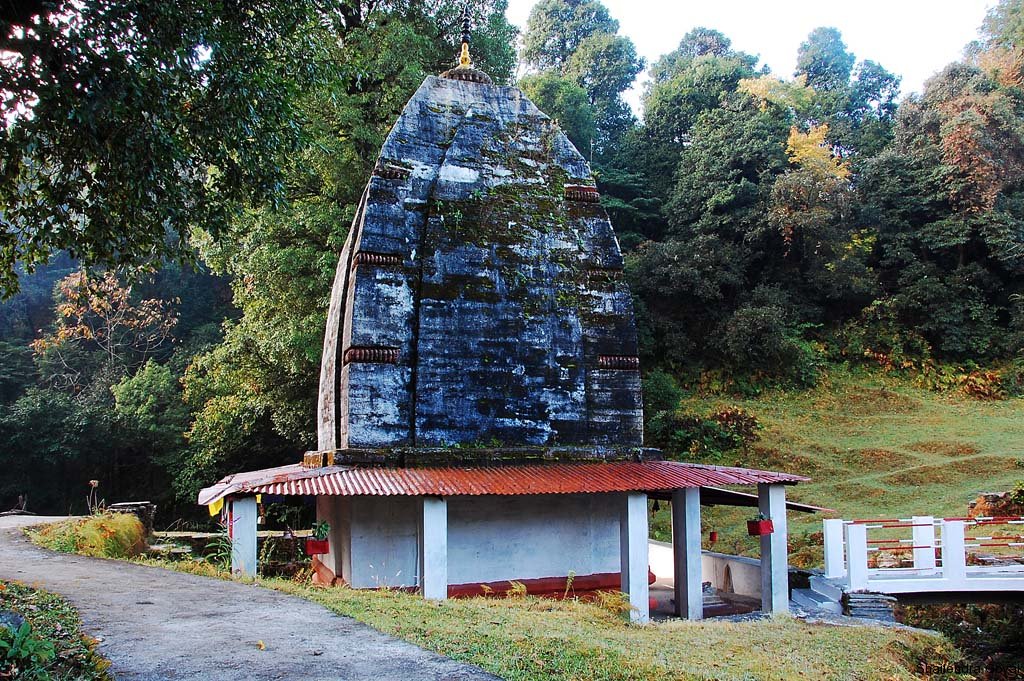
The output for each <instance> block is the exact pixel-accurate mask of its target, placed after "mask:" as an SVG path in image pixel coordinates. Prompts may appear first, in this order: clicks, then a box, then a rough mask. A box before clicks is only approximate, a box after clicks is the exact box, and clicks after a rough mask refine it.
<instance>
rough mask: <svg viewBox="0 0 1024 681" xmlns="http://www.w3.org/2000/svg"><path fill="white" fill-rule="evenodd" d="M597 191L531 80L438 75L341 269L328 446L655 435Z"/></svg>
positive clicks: (330, 364)
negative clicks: (529, 89)
mask: <svg viewBox="0 0 1024 681" xmlns="http://www.w3.org/2000/svg"><path fill="white" fill-rule="evenodd" d="M593 185H594V182H593V179H592V177H591V174H590V169H589V166H588V165H587V163H586V162H585V160H584V159H583V158H582V156H580V154H579V152H577V151H576V149H575V148H574V147H573V146H572V144H571V143H570V142H569V141H568V139H567V138H566V137H565V135H564V134H563V133H562V132H561V131H560V130H559V129H558V127H557V125H556V124H554V123H553V122H552V121H551V120H550V119H549V118H548V117H547V116H545V115H544V114H542V113H541V112H540V111H539V110H537V108H536V107H535V106H534V105H533V104H532V103H531V102H530V101H529V100H527V99H526V98H525V97H524V96H523V94H522V93H521V92H520V91H519V90H518V89H515V88H504V87H496V86H492V85H484V84H478V83H470V82H465V81H456V80H448V79H443V78H428V79H427V80H426V81H425V82H424V83H423V85H422V86H421V87H420V89H419V90H418V91H417V93H416V95H415V96H414V97H413V98H412V99H411V100H410V102H409V103H408V105H407V106H406V109H405V111H404V112H403V114H402V116H401V117H400V118H399V120H398V122H397V123H396V124H395V127H394V128H393V130H392V131H391V133H390V134H389V136H388V138H387V141H386V142H385V144H384V147H383V149H382V151H381V156H380V159H379V161H378V163H377V168H376V169H375V171H374V176H373V177H372V178H371V180H370V183H369V185H368V187H367V190H366V194H365V197H364V200H363V204H362V206H361V208H360V210H359V213H358V215H357V217H356V220H355V222H354V224H353V228H352V231H351V233H350V235H349V239H348V243H347V244H346V246H345V249H344V251H343V253H342V256H341V260H340V262H339V265H338V275H337V278H336V281H335V286H334V290H333V292H332V300H331V308H330V312H329V320H328V325H327V337H326V340H325V346H324V359H323V365H322V373H321V395H320V410H319V419H320V424H319V436H320V438H319V439H320V448H321V449H345V448H349V447H363V448H373V447H385V446H392V445H407V446H417V447H428V446H441V447H444V446H449V445H465V444H475V445H490V446H501V445H504V446H514V445H588V444H589V445H618V446H634V445H639V444H640V442H641V438H642V432H641V405H640V378H639V371H638V363H637V359H636V354H637V348H636V333H635V329H634V322H633V311H632V307H631V302H630V297H629V292H628V290H627V288H626V286H625V284H624V283H623V281H622V256H621V254H620V253H619V249H618V244H617V242H616V240H615V236H614V234H613V232H612V229H611V225H610V224H609V222H608V218H607V216H606V214H605V212H604V210H603V209H602V208H601V206H600V204H599V203H598V202H597V199H598V197H597V193H596V189H595V188H594V186H593Z"/></svg>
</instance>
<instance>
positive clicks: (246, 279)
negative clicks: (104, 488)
mask: <svg viewBox="0 0 1024 681" xmlns="http://www.w3.org/2000/svg"><path fill="white" fill-rule="evenodd" d="M459 9H460V8H458V7H453V6H451V5H450V4H447V3H441V2H438V3H427V4H423V3H410V4H409V5H398V4H378V5H374V4H372V3H370V4H367V5H365V6H364V7H363V8H362V12H363V13H362V14H361V16H360V18H359V21H358V22H353V23H352V24H350V25H349V27H348V28H346V27H338V26H329V27H324V28H323V29H321V30H320V31H319V32H317V33H315V34H313V35H311V36H310V39H311V40H314V41H316V42H317V43H318V44H320V45H322V46H323V50H324V55H323V57H322V58H323V59H325V60H329V61H331V62H334V63H338V64H342V65H343V67H342V68H341V69H340V70H339V72H338V73H337V77H335V78H334V79H332V80H331V81H329V82H325V83H323V84H322V85H321V86H319V87H317V88H313V89H311V90H309V91H308V92H306V93H304V94H303V96H302V97H300V98H298V99H297V100H296V102H295V106H296V107H297V108H298V109H299V110H300V111H301V112H302V113H303V116H302V118H303V120H304V124H303V138H304V140H306V141H305V143H304V144H302V145H300V146H299V147H298V148H297V149H296V150H295V152H294V153H293V154H292V155H291V157H290V158H289V159H288V161H287V163H286V164H285V166H284V198H285V201H284V202H283V204H282V205H281V206H279V207H274V206H261V207H255V208H252V209H249V210H246V211H245V212H243V213H242V214H241V215H239V216H238V218H237V219H236V220H234V221H233V222H232V224H231V226H230V227H229V228H228V230H227V231H226V232H225V233H224V234H222V235H220V237H219V238H214V237H213V235H206V234H201V235H199V238H198V240H197V241H198V245H199V249H200V253H201V256H202V258H203V260H204V261H205V262H207V263H208V264H209V265H210V266H211V267H212V268H213V269H214V271H216V272H219V273H222V274H224V275H227V276H229V277H230V278H231V281H232V292H233V300H234V303H235V305H236V306H237V308H238V309H239V310H240V313H241V315H240V317H239V318H237V319H233V320H231V321H229V322H228V323H226V324H225V325H224V339H223V342H222V343H220V344H219V345H218V346H217V347H215V348H213V349H212V350H210V351H209V352H207V353H204V354H202V355H200V356H199V357H198V358H196V360H195V361H194V362H193V363H192V364H191V366H190V367H189V368H188V370H187V372H186V375H185V381H184V383H185V397H186V400H187V402H188V404H189V406H190V407H191V408H192V410H193V412H194V420H193V423H192V425H191V428H190V431H189V440H190V453H189V456H190V458H189V460H188V461H187V462H185V463H184V465H183V466H182V467H181V468H180V471H179V480H178V487H179V489H180V490H181V491H182V493H183V494H188V493H191V492H192V491H194V490H195V489H196V488H197V487H199V486H201V485H204V484H210V482H211V481H213V480H216V479H217V477H219V476H220V475H222V474H223V473H225V472H227V471H229V470H238V469H243V468H251V467H261V466H271V465H280V464H281V463H287V462H290V461H294V460H295V458H296V456H298V454H299V452H301V451H303V450H304V449H306V448H309V447H312V446H315V439H314V426H313V417H314V414H315V405H316V392H317V381H318V379H319V363H320V355H321V351H322V347H323V333H324V324H325V322H326V309H327V303H328V300H329V297H330V291H331V283H332V280H333V277H334V271H335V267H336V266H337V257H338V253H339V252H340V250H341V247H342V245H343V243H344V239H345V236H346V230H347V227H348V225H349V223H350V222H351V220H352V218H353V216H354V214H355V211H356V206H357V203H358V201H359V198H360V195H361V193H362V191H363V188H364V187H365V186H366V181H367V178H368V177H369V174H370V171H371V169H372V166H373V163H374V161H375V160H376V156H377V154H378V152H379V149H380V147H381V145H382V144H383V141H384V137H385V135H386V134H387V131H388V129H389V128H390V126H391V125H392V123H393V122H394V120H395V119H396V118H397V116H398V115H399V113H400V112H401V110H402V108H403V107H404V106H405V103H406V102H407V101H408V99H409V97H410V96H411V95H412V93H413V92H414V91H415V89H416V88H417V87H418V86H419V84H420V83H421V82H422V80H423V78H424V77H425V76H427V75H432V74H437V73H439V72H441V71H443V70H445V69H447V68H450V67H451V66H452V65H453V63H454V60H455V58H456V56H457V54H458V49H457V48H458V45H457V44H456V43H457V40H458V38H459V36H460V34H461V30H460V26H459ZM474 11H475V12H477V14H476V15H474V16H473V17H472V22H471V23H472V28H473V30H472V42H473V48H472V55H473V59H474V62H475V63H476V65H477V67H479V68H481V69H483V70H485V71H487V72H488V73H489V74H490V75H491V77H492V78H494V80H495V81H496V82H498V83H503V82H508V80H509V78H510V77H511V73H512V68H513V64H514V51H513V49H512V44H511V40H510V38H511V36H512V35H513V33H512V31H513V29H512V28H511V27H510V26H509V25H508V23H507V22H506V21H505V18H504V12H505V2H504V0H495V1H494V2H480V3H475V4H474ZM339 32H340V35H341V40H339V39H338V37H339Z"/></svg>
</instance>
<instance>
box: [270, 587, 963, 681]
mask: <svg viewBox="0 0 1024 681" xmlns="http://www.w3.org/2000/svg"><path fill="white" fill-rule="evenodd" d="M265 584H267V585H269V586H272V587H273V588H276V589H279V590H281V591H285V592H288V593H292V594H295V595H298V596H301V597H303V598H308V599H310V600H313V601H316V602H318V603H321V604H323V605H324V606H326V607H328V608H330V609H331V610H333V611H335V612H337V613H339V614H342V615H348V616H350V617H354V618H355V619H358V620H360V621H362V622H365V623H367V624H369V625H371V626H373V627H374V628H376V629H379V630H381V631H384V632H387V633H389V634H394V635H395V636H398V637H400V638H403V639H405V640H407V641H411V642H413V643H416V644H417V645H420V646H423V647H425V648H429V649H431V650H435V651H437V652H439V653H442V654H444V655H447V656H449V657H452V658H454V659H456V660H461V661H464V662H469V663H471V664H475V665H478V666H480V667H482V668H484V669H486V670H488V671H490V672H492V673H494V674H497V675H498V676H501V677H502V678H505V679H510V680H515V681H520V680H522V681H526V680H536V681H542V680H547V679H564V680H569V679H573V680H577V679H578V680H581V681H582V680H590V679H594V680H596V679H609V680H612V679H614V680H627V679H628V680H636V681H641V680H644V681H647V680H650V681H658V680H661V679H666V680H667V679H764V680H769V679H773V680H774V679H778V680H780V681H781V680H789V679H836V680H840V679H842V680H844V681H846V680H850V681H852V680H856V679H887V680H888V679H892V680H895V679H914V678H920V675H919V674H918V673H917V670H919V669H920V667H919V664H920V662H921V661H924V660H928V661H930V662H932V663H934V662H936V661H942V660H951V659H957V658H958V654H957V653H956V652H955V651H954V649H953V648H952V646H951V645H950V644H948V643H947V642H946V641H945V639H942V638H938V637H934V636H929V635H924V634H919V633H914V632H909V631H905V630H893V629H882V628H880V627H861V626H856V627H850V626H832V625H821V624H807V623H804V622H800V621H798V620H796V619H793V618H791V617H776V618H773V619H771V620H765V621H759V622H740V623H732V622H715V621H708V622H699V623H691V622H685V621H673V622H665V623H654V624H649V625H647V626H643V627H639V626H634V625H630V624H628V623H627V622H625V621H624V619H623V616H622V614H621V613H616V612H615V608H614V604H612V607H602V606H600V605H597V604H588V603H581V602H577V601H572V600H570V601H553V600H548V599H540V598H533V597H527V598H486V599H485V598H471V599H458V600H449V601H445V602H442V603H432V602H428V601H424V600H423V599H421V598H420V597H418V596H415V595H410V594H405V593H401V592H393V591H378V592H373V591H355V590H352V589H347V588H333V589H321V588H316V587H313V586H308V585H302V584H296V583H294V582H287V581H283V580H270V581H268V582H265Z"/></svg>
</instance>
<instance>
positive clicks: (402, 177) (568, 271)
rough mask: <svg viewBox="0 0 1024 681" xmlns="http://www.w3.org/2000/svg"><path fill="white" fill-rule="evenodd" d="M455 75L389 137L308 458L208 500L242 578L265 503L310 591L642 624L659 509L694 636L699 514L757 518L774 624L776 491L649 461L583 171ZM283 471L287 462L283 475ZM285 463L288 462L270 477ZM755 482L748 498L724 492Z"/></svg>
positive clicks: (579, 161) (563, 150)
mask: <svg viewBox="0 0 1024 681" xmlns="http://www.w3.org/2000/svg"><path fill="white" fill-rule="evenodd" d="M467 43H468V39H464V45H463V55H462V59H461V63H460V64H459V66H457V67H456V68H454V69H452V70H450V71H447V72H445V73H443V74H441V75H440V76H438V77H429V78H427V79H426V80H425V81H424V82H423V84H422V85H421V86H420V88H419V90H418V91H417V92H416V94H415V95H413V97H412V99H411V100H410V101H409V103H408V104H407V105H406V107H405V110H404V111H403V113H402V115H401V116H400V117H399V119H398V120H397V122H396V123H395V124H394V127H393V129H392V130H391V132H390V134H389V135H388V137H387V141H386V142H385V143H384V146H383V148H382V149H381V152H380V156H379V158H378V160H377V162H376V166H375V168H374V170H373V174H372V176H371V177H370V179H369V182H368V184H367V186H366V190H365V192H364V194H363V198H362V201H361V204H360V207H359V210H358V213H357V215H356V218H355V221H354V222H353V224H352V227H351V230H350V232H349V235H348V241H347V243H346V245H345V247H344V250H343V251H342V253H341V257H340V260H339V262H338V268H337V275H336V278H335V280H334V288H333V291H332V294H331V302H330V309H329V314H328V321H327V329H326V335H325V340H324V352H323V359H322V367H321V375H320V395H319V405H318V442H319V446H318V450H317V451H314V452H308V453H306V454H305V456H304V457H301V458H302V460H301V461H295V460H293V462H292V463H290V465H285V466H282V467H280V468H275V469H270V470H263V471H254V472H248V473H239V474H236V475H231V476H228V477H226V478H224V479H223V480H222V481H220V482H219V483H217V484H216V485H214V486H212V487H209V488H207V489H205V490H203V492H202V493H201V494H200V497H199V502H200V503H203V504H209V503H214V502H219V501H221V500H223V501H226V502H227V503H226V505H225V506H226V509H227V511H226V512H227V513H228V517H229V526H230V532H231V536H232V541H233V543H234V561H233V564H234V568H235V570H236V571H238V572H241V573H245V574H253V573H254V572H255V570H256V501H255V498H256V496H257V495H261V494H265V495H308V496H313V497H315V498H316V509H317V517H318V518H319V519H320V520H324V521H326V522H327V523H328V524H329V526H330V532H329V536H328V542H329V550H328V552H327V553H326V554H324V555H322V556H319V557H317V558H314V567H315V569H316V580H317V581H318V582H320V583H322V584H326V585H331V584H339V583H345V584H348V585H350V586H352V587H354V588H378V587H384V586H387V587H396V588H411V589H418V590H420V591H421V592H422V594H423V596H424V597H426V598H433V599H443V598H446V597H448V596H454V595H464V594H473V595H479V594H481V593H484V592H488V591H491V590H494V591H498V592H501V591H502V590H503V589H507V588H508V584H509V582H510V581H511V580H516V581H519V582H522V583H523V584H525V585H526V587H527V589H528V590H529V591H533V592H537V593H545V592H553V591H557V592H558V593H562V592H563V591H564V590H565V588H566V583H567V580H568V579H569V578H570V576H571V580H572V586H573V588H574V589H575V590H593V589H621V590H622V591H624V592H626V593H628V594H629V599H630V602H631V604H632V605H633V608H634V611H633V617H634V619H636V620H638V621H645V620H646V619H647V618H648V616H649V594H648V583H649V568H648V566H649V556H648V526H647V519H648V499H649V498H659V499H664V500H669V501H671V503H672V507H673V514H672V517H673V537H674V541H673V549H672V551H673V556H674V565H675V575H676V579H675V608H676V612H677V613H678V614H680V615H682V616H685V617H690V618H699V617H701V616H702V609H701V608H702V605H701V598H702V595H701V582H702V570H701V560H702V559H701V525H700V508H701V504H702V503H704V504H709V503H720V504H736V505H751V506H757V507H758V508H759V510H760V511H761V513H762V514H763V515H764V516H765V517H766V518H769V519H771V520H772V521H773V524H774V531H773V532H772V533H771V534H766V535H765V536H763V537H762V538H761V548H762V551H761V553H762V560H761V598H762V603H763V607H764V608H765V609H768V610H772V611H783V610H785V609H786V608H787V607H788V592H787V566H786V502H785V494H784V490H785V486H786V485H790V484H794V483H796V482H798V481H801V480H803V479H804V478H801V477H799V476H794V475H788V474H783V473H773V472H767V471H755V470H747V469H739V468H722V467H715V466H706V465H697V464H689V463H682V462H674V461H664V460H662V458H661V455H660V453H659V452H658V451H657V450H653V449H647V448H645V447H644V446H643V419H642V401H641V390H640V362H639V358H638V356H637V354H638V352H637V338H636V329H635V325H634V318H633V309H632V304H631V299H630V294H629V290H628V288H627V286H626V284H625V282H624V281H623V275H622V269H623V260H622V255H621V253H620V252H619V247H618V243H617V242H616V239H615V234H614V232H613V231H612V226H611V224H610V223H609V220H608V216H607V214H606V213H605V211H604V209H603V208H602V207H601V204H600V200H599V199H600V197H599V195H598V190H597V188H596V185H595V181H594V178H593V176H592V174H591V170H590V167H589V165H588V163H587V162H586V160H585V159H584V158H583V156H581V154H580V153H579V152H578V151H577V150H576V149H575V148H574V147H573V145H572V144H571V143H570V142H569V140H568V138H567V137H566V136H565V134H564V133H563V132H562V131H561V130H560V129H559V126H558V124H557V122H556V121H554V120H552V119H551V118H549V117H548V116H547V115H545V114H544V113H543V112H541V111H539V110H538V109H537V107H536V106H534V104H533V103H532V102H530V101H529V100H528V99H527V98H526V96H525V95H524V94H523V93H522V92H521V91H520V90H518V89H517V88H514V87H502V86H497V85H494V84H492V83H491V79H490V78H489V77H488V76H487V75H486V74H485V73H483V72H481V71H479V70H477V69H476V68H474V67H473V66H472V64H471V62H470V59H469V54H468V45H467ZM295 458H296V459H298V458H300V457H298V456H297V457H295ZM282 463H285V462H282ZM736 485H751V486H756V487H757V497H754V496H752V495H744V494H739V493H737V492H735V491H729V490H726V489H722V487H723V486H727V487H732V486H736Z"/></svg>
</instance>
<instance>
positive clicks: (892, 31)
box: [508, 0, 996, 108]
mask: <svg viewBox="0 0 1024 681" xmlns="http://www.w3.org/2000/svg"><path fill="white" fill-rule="evenodd" d="M535 1H536V0H509V8H508V18H509V21H511V22H512V23H513V24H515V25H517V26H519V28H520V30H524V29H525V28H526V19H527V17H528V16H529V15H530V9H531V8H532V7H533V5H534V3H535ZM602 1H603V2H604V4H605V6H606V7H608V10H609V11H610V12H611V15H612V16H613V17H614V18H616V19H618V21H619V26H620V28H619V30H620V32H621V33H622V34H624V35H627V36H629V37H630V38H632V39H633V42H634V43H636V46H637V51H638V52H639V53H640V55H641V56H643V57H644V58H646V59H647V63H648V64H651V63H653V62H654V61H656V60H657V59H658V57H660V56H661V55H663V54H665V53H666V52H670V51H671V50H673V49H675V48H676V46H677V45H678V44H679V40H680V39H681V38H682V37H683V35H685V34H686V32H687V31H689V30H690V29H691V28H694V27H696V26H706V27H708V28H714V29H718V30H719V31H721V32H722V33H724V34H725V35H726V36H728V37H729V38H730V39H731V40H732V46H733V48H735V49H739V50H743V51H744V52H748V53H750V54H756V55H758V56H760V57H761V62H762V63H763V64H767V65H768V66H769V67H770V68H771V70H772V72H773V73H775V74H776V75H778V76H781V77H789V76H791V75H792V73H793V68H794V66H795V65H796V52H797V48H799V46H800V43H801V42H803V40H804V39H805V38H806V37H807V34H808V33H810V32H811V30H812V29H814V28H817V27H818V26H834V27H836V28H838V29H839V30H840V31H841V32H842V34H843V39H844V40H845V41H846V44H847V46H848V48H849V49H850V50H851V51H852V52H853V53H854V54H855V55H857V59H858V60H863V59H871V60H873V61H876V62H878V63H879V64H881V65H882V66H884V67H885V68H887V69H888V70H889V71H892V72H893V73H896V74H897V75H900V76H902V78H903V83H902V93H903V94H904V95H905V94H909V93H910V92H920V91H921V89H922V86H923V85H924V81H925V80H927V79H928V78H929V77H930V76H931V75H933V74H934V73H935V72H937V71H940V70H941V69H942V68H943V67H944V66H945V65H946V64H948V63H949V62H951V61H955V60H956V59H958V58H959V57H960V56H961V54H962V52H963V48H964V46H965V45H966V44H967V43H969V42H970V41H972V40H974V39H975V38H976V37H977V33H978V27H979V26H981V22H982V19H983V18H984V17H985V12H986V10H987V9H988V8H989V7H990V6H992V5H994V4H995V2H996V0H847V1H845V2H836V1H835V0H760V1H759V2H754V1H753V0H704V1H701V2H694V1H693V0H602ZM626 99H627V100H628V101H629V102H630V103H631V104H633V106H634V108H635V107H636V106H637V103H638V101H639V88H634V91H633V92H631V93H628V94H627V97H626Z"/></svg>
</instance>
